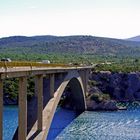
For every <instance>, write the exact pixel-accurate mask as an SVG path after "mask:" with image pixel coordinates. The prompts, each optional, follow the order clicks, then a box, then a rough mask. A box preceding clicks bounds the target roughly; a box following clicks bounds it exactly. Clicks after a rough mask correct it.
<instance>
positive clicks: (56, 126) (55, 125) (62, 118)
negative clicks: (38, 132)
mask: <svg viewBox="0 0 140 140" xmlns="http://www.w3.org/2000/svg"><path fill="white" fill-rule="evenodd" d="M79 115H80V112H78V111H74V110H68V109H64V108H62V107H58V108H57V110H56V112H55V115H54V118H53V121H52V124H51V127H50V130H49V133H48V138H47V140H54V139H55V138H56V137H57V136H58V135H59V134H60V132H61V131H62V130H63V129H64V128H66V127H67V126H68V125H69V124H70V123H71V122H72V121H73V120H74V119H75V118H76V117H78V116H79Z"/></svg>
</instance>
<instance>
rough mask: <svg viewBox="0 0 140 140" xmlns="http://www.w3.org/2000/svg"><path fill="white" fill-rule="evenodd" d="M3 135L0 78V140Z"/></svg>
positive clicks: (0, 81)
mask: <svg viewBox="0 0 140 140" xmlns="http://www.w3.org/2000/svg"><path fill="white" fill-rule="evenodd" d="M2 137H3V81H2V80H0V140H2Z"/></svg>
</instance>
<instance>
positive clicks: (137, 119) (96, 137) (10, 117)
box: [4, 105, 140, 140]
mask: <svg viewBox="0 0 140 140" xmlns="http://www.w3.org/2000/svg"><path fill="white" fill-rule="evenodd" d="M17 113H18V109H17V107H13V106H12V107H5V108H4V140H11V139H12V135H13V132H14V131H15V129H16V127H17V122H18V121H17V117H18V115H17ZM76 115H77V114H76V113H75V112H73V111H68V110H63V109H60V108H59V109H58V110H57V111H56V113H55V117H54V119H53V123H52V126H51V129H50V130H51V131H50V132H49V136H48V140H53V139H57V140H140V106H136V105H134V106H129V109H128V110H124V111H115V112H88V111H85V112H83V113H82V114H81V115H80V116H79V117H77V118H76V119H74V118H75V116H76ZM73 119H74V120H73ZM68 124H69V125H68ZM67 125H68V126H67ZM66 126H67V127H66ZM65 127H66V128H65ZM64 128H65V129H64ZM59 133H60V134H59ZM58 134H59V135H58ZM57 135H58V136H57ZM56 137H57V138H56Z"/></svg>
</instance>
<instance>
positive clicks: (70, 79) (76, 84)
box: [39, 71, 86, 140]
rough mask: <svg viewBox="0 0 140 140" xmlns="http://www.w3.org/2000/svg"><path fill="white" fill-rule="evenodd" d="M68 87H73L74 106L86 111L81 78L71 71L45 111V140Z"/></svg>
mask: <svg viewBox="0 0 140 140" xmlns="http://www.w3.org/2000/svg"><path fill="white" fill-rule="evenodd" d="M67 85H69V86H70V87H71V92H72V99H73V100H74V102H73V103H74V104H73V105H74V106H75V109H77V110H81V111H84V110H85V109H86V103H85V94H84V88H83V83H82V80H81V77H80V75H79V73H78V72H77V71H70V72H69V73H68V74H67V76H66V77H65V79H64V81H63V82H62V83H61V85H60V86H59V88H58V89H57V90H56V92H55V93H54V97H53V98H52V99H50V101H49V102H48V104H47V105H46V107H45V108H44V110H43V126H44V130H43V131H42V133H43V135H42V139H43V140H46V137H47V135H48V132H49V128H50V125H51V122H52V119H53V117H54V113H55V111H56V108H57V106H58V103H59V101H60V98H61V96H62V94H63V92H64V91H65V88H66V87H67ZM39 138H40V137H39Z"/></svg>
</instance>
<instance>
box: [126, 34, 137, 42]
mask: <svg viewBox="0 0 140 140" xmlns="http://www.w3.org/2000/svg"><path fill="white" fill-rule="evenodd" d="M127 40H129V41H138V42H140V35H138V36H135V37H131V38H128V39H127Z"/></svg>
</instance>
